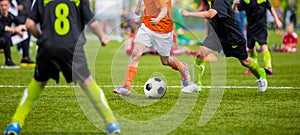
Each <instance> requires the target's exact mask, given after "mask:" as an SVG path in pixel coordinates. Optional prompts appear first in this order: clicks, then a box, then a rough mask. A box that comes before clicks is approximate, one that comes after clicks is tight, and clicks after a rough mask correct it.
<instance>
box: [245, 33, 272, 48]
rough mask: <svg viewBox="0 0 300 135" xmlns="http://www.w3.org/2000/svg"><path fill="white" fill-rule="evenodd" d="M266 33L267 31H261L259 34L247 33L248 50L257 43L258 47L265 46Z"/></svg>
mask: <svg viewBox="0 0 300 135" xmlns="http://www.w3.org/2000/svg"><path fill="white" fill-rule="evenodd" d="M267 37H268V32H267V30H264V31H261V32H260V33H258V32H256V33H250V32H249V33H248V34H247V46H248V48H249V49H253V48H254V46H255V42H258V43H259V45H263V44H267Z"/></svg>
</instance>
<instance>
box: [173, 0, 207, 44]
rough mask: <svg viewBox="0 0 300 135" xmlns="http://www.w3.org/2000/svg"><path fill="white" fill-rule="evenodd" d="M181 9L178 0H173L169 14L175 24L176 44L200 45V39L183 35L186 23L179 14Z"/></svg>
mask: <svg viewBox="0 0 300 135" xmlns="http://www.w3.org/2000/svg"><path fill="white" fill-rule="evenodd" d="M181 10H182V8H181V7H180V1H178V0H175V4H174V6H173V8H172V14H171V15H172V19H173V21H174V24H175V34H176V35H177V42H178V45H201V41H197V40H192V39H190V38H188V37H186V36H185V29H186V23H185V19H184V18H183V17H182V16H181V14H180V12H181Z"/></svg>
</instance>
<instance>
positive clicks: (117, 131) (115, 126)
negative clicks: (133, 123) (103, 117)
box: [105, 122, 121, 134]
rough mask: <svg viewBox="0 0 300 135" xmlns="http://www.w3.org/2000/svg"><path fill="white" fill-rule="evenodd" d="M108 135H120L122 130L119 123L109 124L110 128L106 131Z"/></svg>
mask: <svg viewBox="0 0 300 135" xmlns="http://www.w3.org/2000/svg"><path fill="white" fill-rule="evenodd" d="M105 133H106V134H120V133H121V128H120V125H119V124H118V123H114V122H111V123H109V124H108V126H107V127H106V129H105Z"/></svg>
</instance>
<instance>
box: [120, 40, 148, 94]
mask: <svg viewBox="0 0 300 135" xmlns="http://www.w3.org/2000/svg"><path fill="white" fill-rule="evenodd" d="M146 49H147V46H145V45H143V44H141V43H138V42H137V43H135V46H134V49H133V52H132V54H131V57H130V60H129V63H128V66H127V68H126V72H125V76H124V85H123V86H122V87H116V88H115V89H114V93H116V94H120V95H123V96H129V95H130V90H131V87H132V84H133V80H134V77H135V76H136V73H137V70H138V62H139V59H140V57H141V56H142V55H143V53H144V52H145V50H146Z"/></svg>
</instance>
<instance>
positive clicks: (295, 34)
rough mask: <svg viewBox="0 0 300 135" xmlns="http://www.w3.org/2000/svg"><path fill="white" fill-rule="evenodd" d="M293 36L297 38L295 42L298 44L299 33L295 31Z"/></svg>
mask: <svg viewBox="0 0 300 135" xmlns="http://www.w3.org/2000/svg"><path fill="white" fill-rule="evenodd" d="M293 37H294V39H295V44H298V35H297V33H295V32H294V33H293Z"/></svg>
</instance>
